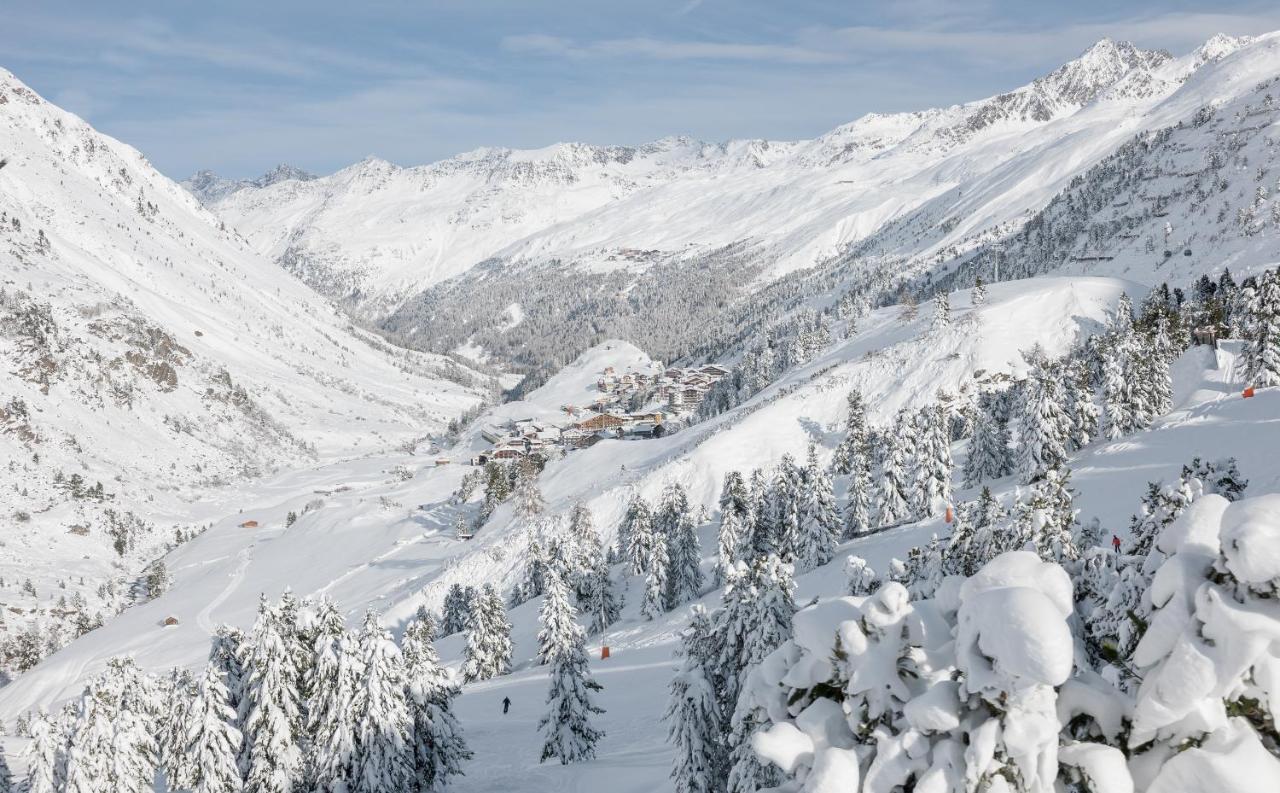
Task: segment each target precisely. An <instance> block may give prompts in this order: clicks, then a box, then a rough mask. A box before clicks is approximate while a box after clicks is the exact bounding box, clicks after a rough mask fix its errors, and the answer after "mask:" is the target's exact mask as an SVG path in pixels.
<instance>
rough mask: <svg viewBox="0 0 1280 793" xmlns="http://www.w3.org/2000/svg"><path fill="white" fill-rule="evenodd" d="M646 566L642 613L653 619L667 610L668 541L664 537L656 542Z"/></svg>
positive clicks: (641, 605)
mask: <svg viewBox="0 0 1280 793" xmlns="http://www.w3.org/2000/svg"><path fill="white" fill-rule="evenodd" d="M645 567H646V570H645V574H644V601H643V602H642V603H641V604H640V614H641V615H642V616H644V618H645V619H650V620H651V619H654V618H655V617H657V616H658V615H659V614H662V613H663V612H664V611H666V610H667V575H668V569H667V568H668V564H667V543H666V541H665V540H664V539H663V538H661V537H658V538H657V539H656V541H655V542H654V544H653V547H652V548H651V549H650V553H649V558H648V561H647V562H646V564H645Z"/></svg>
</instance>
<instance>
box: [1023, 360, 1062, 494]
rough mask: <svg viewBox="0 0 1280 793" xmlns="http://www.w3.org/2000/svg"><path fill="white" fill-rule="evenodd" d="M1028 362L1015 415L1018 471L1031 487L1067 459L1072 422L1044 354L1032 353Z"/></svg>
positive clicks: (1055, 378)
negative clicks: (1029, 368) (1026, 373)
mask: <svg viewBox="0 0 1280 793" xmlns="http://www.w3.org/2000/svg"><path fill="white" fill-rule="evenodd" d="M1028 362H1029V363H1030V364H1031V371H1030V372H1029V373H1028V376H1027V380H1026V382H1025V383H1024V385H1023V388H1022V405H1021V409H1020V410H1019V413H1018V471H1019V474H1020V475H1021V477H1022V481H1023V482H1024V483H1027V484H1030V483H1032V482H1036V481H1039V480H1040V479H1041V478H1043V477H1044V475H1045V473H1046V472H1048V471H1049V469H1051V468H1055V467H1057V466H1059V465H1061V464H1062V463H1063V462H1064V461H1065V460H1066V457H1067V448H1066V444H1067V441H1068V438H1069V437H1070V435H1071V422H1070V419H1069V418H1068V416H1067V414H1066V412H1065V410H1064V408H1063V400H1062V395H1061V393H1060V392H1059V390H1058V380H1057V377H1056V375H1055V374H1054V371H1053V368H1052V366H1051V365H1050V364H1049V362H1048V361H1047V360H1046V359H1045V358H1044V356H1043V354H1038V353H1035V352H1033V353H1032V354H1031V355H1030V356H1029V357H1028Z"/></svg>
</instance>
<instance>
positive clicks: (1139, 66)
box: [1034, 38, 1173, 107]
mask: <svg viewBox="0 0 1280 793" xmlns="http://www.w3.org/2000/svg"><path fill="white" fill-rule="evenodd" d="M1172 58H1173V56H1172V55H1170V54H1169V53H1168V52H1165V51H1164V50H1144V49H1139V48H1138V47H1136V46H1134V45H1133V43H1132V42H1128V41H1115V40H1113V39H1110V38H1103V39H1101V40H1099V41H1098V42H1097V43H1095V44H1094V45H1093V46H1091V47H1089V48H1088V49H1087V50H1085V51H1084V52H1082V53H1080V55H1079V56H1078V57H1076V58H1074V59H1073V60H1070V61H1067V62H1066V63H1064V64H1063V65H1062V66H1059V67H1058V68H1057V69H1055V70H1053V71H1052V72H1050V73H1049V74H1047V75H1045V76H1044V77H1041V78H1040V79H1039V80H1036V81H1035V83H1034V85H1035V86H1037V87H1039V88H1040V89H1042V90H1043V91H1045V93H1047V94H1048V95H1049V96H1050V97H1052V98H1053V99H1055V100H1057V101H1059V102H1062V103H1064V104H1068V105H1074V106H1076V107H1080V106H1083V105H1085V104H1088V103H1089V101H1091V100H1092V99H1093V98H1094V97H1096V96H1097V95H1098V94H1099V93H1101V92H1102V91H1103V90H1104V89H1105V88H1107V87H1108V86H1111V85H1114V84H1115V83H1116V82H1117V81H1118V80H1119V79H1120V78H1122V77H1124V76H1125V75H1126V74H1128V73H1129V72H1132V71H1135V70H1139V71H1144V72H1149V71H1151V70H1152V69H1155V68H1157V67H1159V66H1161V65H1163V64H1164V63H1167V62H1168V61H1169V60H1171V59H1172Z"/></svg>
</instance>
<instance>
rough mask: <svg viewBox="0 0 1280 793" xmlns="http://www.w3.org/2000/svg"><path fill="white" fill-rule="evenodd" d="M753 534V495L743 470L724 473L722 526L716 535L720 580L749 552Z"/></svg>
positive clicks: (720, 581)
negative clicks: (748, 489)
mask: <svg viewBox="0 0 1280 793" xmlns="http://www.w3.org/2000/svg"><path fill="white" fill-rule="evenodd" d="M750 535H751V495H750V493H749V492H748V491H747V483H746V482H745V481H743V479H742V474H740V473H738V472H737V471H730V472H728V473H727V474H725V475H724V486H723V487H722V488H721V490H720V530H719V532H718V533H717V536H716V551H717V553H716V583H722V582H723V581H724V577H725V574H726V573H727V571H728V570H729V568H731V567H733V565H734V564H736V563H737V562H738V561H739V560H740V559H742V558H744V557H745V556H747V555H748V553H749V550H748V545H749V544H750V539H751V537H750Z"/></svg>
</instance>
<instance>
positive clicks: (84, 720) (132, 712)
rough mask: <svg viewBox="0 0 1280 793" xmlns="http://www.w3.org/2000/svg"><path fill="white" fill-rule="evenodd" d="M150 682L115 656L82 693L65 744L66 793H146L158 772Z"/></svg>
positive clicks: (125, 660) (131, 663)
mask: <svg viewBox="0 0 1280 793" xmlns="http://www.w3.org/2000/svg"><path fill="white" fill-rule="evenodd" d="M151 686H152V683H151V681H149V680H147V679H146V678H145V677H144V676H143V675H142V674H141V672H139V670H138V667H137V665H136V664H135V663H134V662H133V660H132V659H128V658H113V659H111V660H110V661H108V662H107V668H106V670H105V671H104V672H103V673H102V674H101V675H99V676H98V677H97V678H96V679H95V680H94V681H92V682H91V683H90V684H89V686H88V687H87V688H86V689H85V693H84V696H83V697H81V700H80V702H79V703H78V708H77V711H76V716H75V721H74V725H73V727H72V731H71V735H70V738H69V741H68V748H67V766H66V787H65V790H66V793H99V792H100V791H103V790H111V791H113V793H114V792H115V791H120V792H121V793H144V791H150V790H151V789H152V786H153V784H154V781H155V779H154V777H155V772H156V746H155V741H154V739H153V738H152V735H153V734H154V731H155V721H154V711H155V705H156V703H155V702H154V697H153V692H152V691H151Z"/></svg>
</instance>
